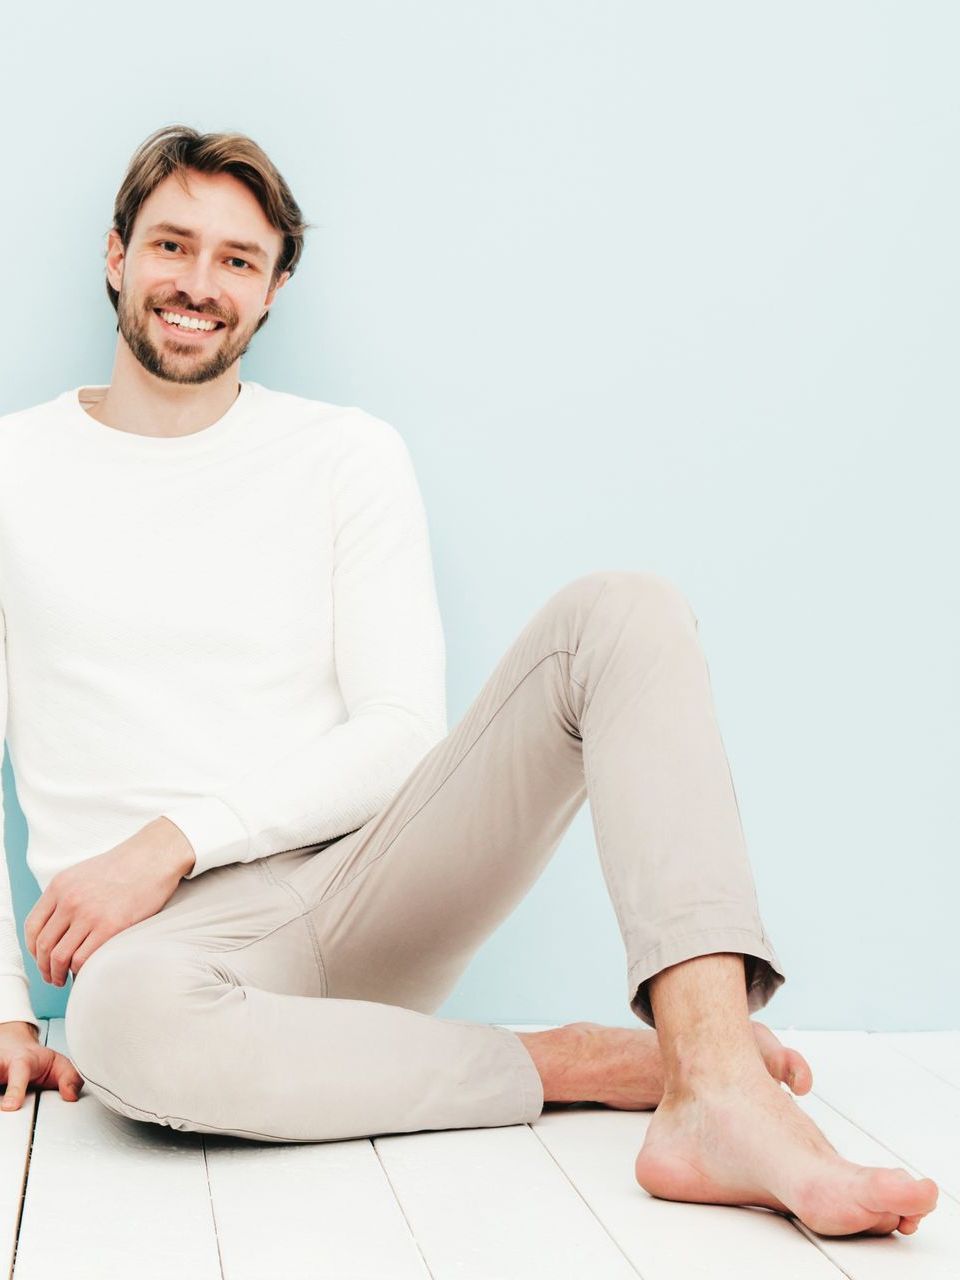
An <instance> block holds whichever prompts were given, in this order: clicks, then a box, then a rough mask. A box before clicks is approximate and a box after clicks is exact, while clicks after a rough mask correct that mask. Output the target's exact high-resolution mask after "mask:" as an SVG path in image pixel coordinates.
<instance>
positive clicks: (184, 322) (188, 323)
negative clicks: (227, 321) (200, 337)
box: [160, 311, 217, 332]
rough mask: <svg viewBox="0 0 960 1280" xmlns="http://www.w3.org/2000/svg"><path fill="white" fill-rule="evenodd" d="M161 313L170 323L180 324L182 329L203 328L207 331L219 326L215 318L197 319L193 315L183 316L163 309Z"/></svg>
mask: <svg viewBox="0 0 960 1280" xmlns="http://www.w3.org/2000/svg"><path fill="white" fill-rule="evenodd" d="M160 315H161V316H162V318H163V319H164V320H166V322H167V323H168V324H175V325H178V326H179V327H180V328H181V329H202V330H204V331H205V332H207V331H209V330H210V329H215V328H216V327H217V325H216V321H214V320H197V319H195V318H194V317H192V316H181V315H178V314H177V313H176V312H175V311H161V312H160Z"/></svg>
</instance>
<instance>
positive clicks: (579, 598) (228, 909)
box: [67, 572, 784, 1141]
mask: <svg viewBox="0 0 960 1280" xmlns="http://www.w3.org/2000/svg"><path fill="white" fill-rule="evenodd" d="M587 793H589V796H590V804H591V811H592V815H593V821H594V830H595V834H596V837H597V846H598V850H599V853H600V857H601V863H602V866H603V871H604V875H605V878H606V882H607V885H608V888H609V891H610V894H611V899H612V902H613V905H614V908H615V911H616V915H617V919H618V922H619V925H620V929H621V932H622V935H623V938H624V943H625V946H626V952H627V973H628V995H629V997H630V1001H631V1007H632V1008H633V1010H634V1011H635V1012H636V1013H637V1014H638V1016H639V1017H641V1018H642V1019H643V1020H644V1021H646V1022H648V1023H650V1024H651V1025H652V1023H653V1019H652V1012H651V1010H650V1006H649V999H648V997H647V995H646V982H647V980H648V979H649V977H651V976H652V975H653V974H654V973H656V972H659V970H660V969H662V968H664V967H665V966H667V965H669V964H676V963H678V962H679V961H680V960H682V959H686V958H689V957H690V956H693V955H700V954H706V953H708V952H711V951H721V950H722V951H736V952H743V953H744V954H745V955H746V959H747V972H748V1001H749V1004H750V1008H751V1009H756V1008H759V1007H760V1006H761V1005H762V1004H764V1003H766V1001H767V1000H769V998H770V996H771V995H772V994H773V992H774V990H775V989H776V988H777V987H778V986H779V985H780V983H782V982H783V980H784V979H783V975H782V972H781V971H780V966H779V963H778V961H777V958H776V956H775V954H774V952H773V949H772V947H771V945H770V943H769V940H768V939H767V938H766V935H765V933H764V931H763V928H762V924H761V922H760V918H759V912H758V907H757V900H756V894H755V890H754V886H753V881H752V877H751V874H750V868H749V863H748V861H747V857H746V853H745V849H744V845H743V839H742V831H741V828H740V822H739V814H738V812H737V806H736V800H735V797H734V794H733V788H732V782H731V779H730V774H729V769H728V767H727V764H726V758H725V755H724V753H723V748H722V745H721V743H720V738H719V733H718V731H717V727H716V724H715V720H714V716H713V710H712V702H711V697H710V690H709V679H708V676H707V671H706V664H705V662H704V659H703V655H702V653H701V651H700V649H699V645H698V642H697V638H696V624H695V619H694V618H693V615H692V614H691V613H690V610H689V607H688V606H687V605H686V602H685V601H684V600H683V597H682V596H681V595H680V594H679V592H677V591H676V589H675V588H673V587H672V586H671V585H670V584H669V583H667V582H666V581H665V580H663V579H659V578H656V577H654V576H653V575H649V574H640V573H628V572H609V573H600V574H588V575H586V576H585V577H583V578H580V579H576V580H574V581H573V582H572V583H569V584H567V586H566V587H564V588H562V589H561V590H560V591H559V592H557V593H555V594H554V596H552V597H551V598H550V600H548V601H547V603H546V604H545V605H544V606H543V607H542V608H541V609H540V610H539V611H538V612H537V613H536V614H535V615H534V616H533V618H532V619H531V621H530V622H529V623H528V625H527V626H526V627H525V628H524V630H523V631H522V632H521V634H520V636H519V637H518V639H517V640H516V641H515V642H514V644H513V645H511V647H510V649H509V650H508V651H507V653H506V655H505V656H504V658H503V659H502V660H501V662H500V663H499V664H498V666H497V668H496V669H495V671H494V673H493V675H492V676H491V677H490V679H489V680H488V681H487V683H486V685H485V686H484V688H483V690H482V691H481V693H480V695H479V697H478V698H477V699H476V701H475V702H474V703H473V705H472V706H471V707H470V709H469V710H468V712H467V714H466V715H465V716H464V718H463V719H462V720H461V722H460V723H459V724H458V725H457V726H456V727H455V728H454V729H453V730H452V731H451V733H450V734H448V736H447V737H446V738H445V739H444V740H443V742H441V743H438V744H437V745H436V746H435V747H434V748H433V750H432V751H431V752H429V753H428V754H427V755H426V756H425V757H424V758H423V760H421V762H420V763H419V764H418V765H417V766H416V768H415V769H414V770H413V771H412V772H411V774H410V776H409V777H408V779H407V780H406V781H405V782H404V784H403V786H402V787H401V789H400V790H399V792H398V793H397V795H396V796H395V797H394V799H393V800H391V801H390V803H389V804H387V805H386V806H385V807H384V808H383V809H382V810H381V812H380V813H379V814H377V815H376V816H375V817H374V818H372V819H371V820H370V821H369V822H368V823H366V824H365V825H364V826H363V827H361V828H360V829H359V830H358V831H357V832H353V833H350V834H349V835H347V836H345V837H343V838H342V839H340V840H337V841H335V842H332V843H330V844H328V846H321V847H317V848H312V849H307V850H292V851H287V852H286V853H284V854H279V855H276V856H275V857H272V858H265V859H261V860H259V862H258V863H257V864H253V865H254V867H255V868H256V869H257V871H258V875H259V876H260V877H261V879H257V878H254V879H251V878H250V876H249V875H247V874H246V873H247V872H249V871H250V870H251V867H249V866H247V867H237V866H233V867H230V868H218V869H215V872H211V873H206V875H205V876H203V877H198V878H197V880H196V881H192V882H184V883H185V884H201V883H202V882H203V881H205V880H207V877H208V876H210V875H212V874H216V873H217V872H221V871H222V872H225V873H227V875H226V877H224V879H223V884H224V887H226V888H229V889H230V890H231V894H227V900H226V901H224V903H223V904H222V905H221V904H220V899H219V897H217V898H216V899H213V900H211V901H209V902H207V903H206V904H205V906H203V907H202V908H201V909H198V910H191V909H190V906H189V899H185V898H183V897H182V898H181V899H180V901H179V906H178V907H176V909H175V911H174V912H171V914H170V917H169V923H168V924H165V923H164V922H163V917H164V915H165V912H166V909H165V911H164V912H160V913H158V915H157V916H155V917H152V918H151V920H149V921H143V922H141V923H140V924H139V925H136V926H134V927H133V929H131V930H127V931H125V932H124V933H123V934H121V935H118V936H117V938H115V939H111V940H110V941H109V942H108V943H106V944H105V945H104V947H102V948H100V950H99V951H98V952H95V953H94V955H93V956H92V957H91V958H90V960H88V962H87V964H86V965H85V966H84V968H83V969H82V970H81V972H80V974H79V975H78V977H77V980H76V982H75V985H74V990H73V991H72V992H71V997H70V1003H69V1004H68V1008H67V1038H68V1043H69V1045H70V1048H71V1052H72V1054H76V1056H75V1057H74V1061H75V1063H76V1065H77V1068H78V1070H79V1071H80V1072H81V1074H82V1075H83V1076H84V1078H85V1079H86V1080H87V1081H88V1083H89V1084H91V1085H93V1086H94V1091H99V1092H98V1096H100V1098H101V1100H102V1101H104V1102H105V1103H106V1105H108V1106H112V1107H113V1109H114V1110H118V1111H120V1112H121V1113H122V1114H126V1115H130V1116H133V1117H135V1118H140V1119H149V1120H154V1121H157V1122H159V1123H164V1124H170V1125H172V1126H173V1127H177V1128H190V1129H197V1130H201V1131H208V1132H223V1133H231V1134H236V1135H238V1136H245V1137H259V1138H267V1139H272V1140H278V1141H311V1140H314V1141H315V1140H322V1139H325V1138H332V1139H339V1138H348V1137H356V1136H362V1135H367V1134H373V1133H389V1132H411V1131H415V1130H418V1129H437V1128H455V1127H474V1126H483V1125H497V1124H512V1123H521V1122H524V1121H528V1120H531V1119H534V1118H535V1117H536V1116H537V1115H538V1114H539V1113H540V1110H541V1109H542V1105H543V1094H542V1089H541V1087H540V1081H539V1076H538V1075H537V1072H536V1070H535V1068H534V1066H533V1063H532V1060H531V1059H530V1056H529V1054H528V1053H527V1051H526V1049H525V1048H524V1047H523V1045H522V1042H521V1041H520V1040H519V1038H518V1037H517V1036H515V1035H514V1034H513V1033H512V1032H509V1031H507V1030H505V1029H503V1028H499V1027H489V1026H484V1025H481V1024H473V1023H469V1022H461V1021H456V1020H449V1019H439V1018H435V1017H431V1016H430V1013H429V1011H431V1010H433V1009H435V1008H436V1007H437V1006H438V1005H439V1004H440V1003H441V1002H442V1001H443V999H445V998H446V996H447V995H448V994H449V992H450V991H451V990H452V988H453V986H454V985H455V983H456V980H457V978H458V977H459V975H460V973H461V972H462V970H463V968H464V967H465V966H466V964H467V963H468V962H469V959H470V957H471V956H472V955H473V954H474V952H475V951H476V949H477V947H478V946H479V945H480V943H482V941H483V940H484V939H485V938H486V937H487V936H488V935H489V934H490V933H491V932H492V931H493V929H495V928H496V926H497V924H498V923H499V922H500V921H501V920H502V919H503V918H504V917H505V916H506V915H507V914H509V912H510V910H511V909H512V908H513V906H514V905H515V904H516V903H517V901H519V899H520V898H521V897H522V896H523V895H524V893H525V892H526V891H527V889H528V888H529V887H530V885H532V883H533V882H534V881H535V879H536V878H537V876H538V875H539V873H540V871H541V870H542V868H543V866H544V865H545V864H546V862H547V860H548V859H549V857H550V855H551V854H552V852H553V850H554V849H555V848H556V846H557V844H558V843H559V840H560V838H561V837H562V835H563V832H564V831H565V830H566V829H567V827H568V826H569V823H570V821H571V820H572V818H573V816H574V815H575V813H576V812H577V810H578V809H579V807H580V804H581V803H582V802H583V799H584V798H585V796H586V795H587ZM234 873H236V874H234ZM261 880H262V882H263V883H262V882H261ZM181 889H183V885H181ZM238 890H239V892H238ZM188 892H189V891H188ZM178 893H180V890H178ZM231 895H232V896H231ZM208 896H209V895H208ZM176 898H177V895H175V896H174V899H171V903H170V904H168V906H176V904H175V900H176ZM213 905H216V908H217V909H216V911H215V912H214V922H215V924H216V928H214V929H213V930H212V931H211V930H210V929H209V925H208V917H209V916H210V913H211V909H212V906H213ZM177 910H179V923H178V924H176V923H175V922H176V920H177V919H178V917H177V914H176V911H177ZM318 997H319V998H318ZM78 998H79V999H78Z"/></svg>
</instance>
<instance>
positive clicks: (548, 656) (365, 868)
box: [306, 648, 576, 912]
mask: <svg viewBox="0 0 960 1280" xmlns="http://www.w3.org/2000/svg"><path fill="white" fill-rule="evenodd" d="M575 652H576V651H575V650H573V649H566V648H560V649H551V650H550V652H549V653H545V654H544V655H543V656H542V657H541V658H538V659H537V661H536V662H535V663H534V664H533V666H532V667H530V669H529V670H528V671H526V672H525V673H524V674H523V675H522V676H521V677H520V679H519V680H518V681H517V683H516V684H515V685H514V686H513V688H512V689H511V690H510V692H509V693H508V694H507V695H506V697H505V698H504V699H503V701H502V702H501V703H500V705H499V706H498V707H497V708H496V710H495V711H494V712H493V714H492V715H491V716H490V718H489V719H488V720H487V723H486V724H485V725H484V726H483V728H482V729H481V730H480V732H479V733H478V734H477V736H476V738H474V740H473V742H471V743H470V745H469V747H467V749H466V751H464V753H463V755H462V756H461V757H460V759H459V760H458V761H457V762H456V764H455V765H454V766H453V768H452V769H451V770H450V772H449V773H448V774H446V775H445V776H444V777H443V778H442V779H441V780H440V782H438V783H437V785H436V787H434V789H433V791H431V792H430V794H429V795H428V796H427V798H426V799H425V800H424V801H423V803H422V804H421V805H420V806H419V807H418V808H417V810H416V811H415V812H414V813H411V815H410V817H409V818H408V819H407V820H406V822H405V823H404V824H403V826H402V827H401V828H400V830H399V831H397V832H396V833H395V834H394V835H393V837H392V838H391V840H390V842H389V844H388V845H387V847H386V848H385V849H382V850H381V851H380V853H378V854H377V856H376V857H375V858H371V859H370V861H369V862H367V863H366V864H365V865H364V866H362V867H361V868H360V870H359V871H357V872H355V873H354V874H353V875H352V876H351V877H350V879H349V880H347V881H346V883H345V884H342V885H341V886H340V888H339V889H337V890H335V892H333V893H330V894H327V895H325V896H324V897H322V898H321V899H320V901H319V902H317V903H315V904H314V906H312V907H307V908H306V910H307V911H308V912H309V911H314V910H316V908H317V907H319V906H321V905H322V904H323V903H326V902H331V901H332V900H333V899H334V898H335V897H337V895H338V894H341V893H343V891H344V890H345V889H348V888H349V887H350V885H351V884H353V882H354V880H356V879H357V877H358V876H362V875H363V874H364V873H365V872H366V871H368V870H369V869H370V867H372V866H373V864H374V863H375V862H379V861H380V859H381V858H383V857H385V856H386V855H387V854H388V853H389V852H390V850H391V849H392V848H393V846H394V844H395V843H396V841H397V840H398V839H399V837H400V836H401V835H402V834H403V832H404V831H405V830H406V828H407V827H408V826H409V825H410V823H411V822H412V821H413V820H414V818H416V817H417V816H418V815H419V814H420V813H421V812H422V810H423V809H424V808H425V807H426V806H427V805H428V804H429V803H430V801H431V800H432V799H433V797H434V796H435V795H436V794H437V792H438V791H439V790H440V789H441V788H442V787H444V786H446V784H447V783H448V782H449V781H450V779H451V778H452V777H453V775H454V774H455V773H456V771H457V770H458V769H459V768H460V766H461V765H462V764H463V762H464V761H465V760H466V758H467V756H469V755H470V753H471V751H473V749H474V748H475V747H476V745H477V743H478V742H479V741H480V739H481V738H482V737H483V735H484V734H485V733H486V732H487V730H488V729H489V728H490V726H491V725H492V724H493V722H494V720H496V718H497V716H498V715H499V714H500V712H501V711H502V710H503V709H504V707H505V706H506V705H507V703H508V702H509V701H510V699H511V698H512V697H513V695H514V694H515V693H516V692H517V690H518V689H519V688H520V686H521V685H522V684H523V682H524V681H525V680H527V679H528V678H529V677H530V676H531V675H532V674H533V673H534V671H536V669H537V667H540V666H542V665H543V664H544V663H545V662H548V661H549V660H550V659H551V658H553V657H556V655H557V654H558V653H569V654H573V653H575Z"/></svg>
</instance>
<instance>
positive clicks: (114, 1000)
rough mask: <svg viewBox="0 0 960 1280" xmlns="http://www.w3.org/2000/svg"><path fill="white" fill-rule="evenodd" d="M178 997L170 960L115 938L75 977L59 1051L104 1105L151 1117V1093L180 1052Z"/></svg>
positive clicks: (173, 963) (184, 1048) (178, 984)
mask: <svg viewBox="0 0 960 1280" xmlns="http://www.w3.org/2000/svg"><path fill="white" fill-rule="evenodd" d="M184 991H185V988H184V986H183V983H182V981H181V975H180V973H179V970H178V966H177V961H176V957H175V956H174V955H172V954H167V953H165V952H164V951H163V950H162V949H160V950H158V949H156V948H149V947H147V946H145V945H141V944H139V943H138V941H136V940H134V939H131V940H130V941H129V942H128V941H127V940H126V939H125V938H124V936H123V935H122V934H118V935H116V937H114V938H110V939H109V940H108V941H107V942H105V943H104V944H103V946H102V947H99V948H98V949H97V950H96V951H95V952H94V953H93V954H92V955H91V956H90V958H89V959H88V960H87V961H86V963H85V964H84V965H83V967H82V968H81V970H80V972H79V973H78V974H77V975H76V977H75V978H74V981H73V986H72V988H71V991H70V997H69V999H68V1001H67V1008H66V1013H65V1015H64V1031H65V1034H66V1039H67V1051H68V1054H69V1056H70V1058H71V1060H72V1062H73V1063H74V1065H75V1066H76V1068H77V1070H78V1071H79V1072H80V1074H81V1076H83V1078H84V1080H86V1081H88V1083H89V1084H90V1087H91V1089H92V1091H93V1092H95V1093H97V1096H99V1097H100V1098H101V1100H102V1101H104V1102H105V1104H106V1105H108V1106H113V1107H114V1108H115V1109H116V1110H118V1111H122V1107H121V1106H120V1105H119V1104H120V1101H121V1100H122V1101H123V1102H126V1103H128V1104H131V1105H132V1106H134V1107H137V1108H146V1109H148V1110H152V1109H155V1104H156V1103H157V1101H158V1097H157V1096H156V1095H157V1087H158V1086H160V1085H162V1081H163V1080H164V1078H165V1077H166V1078H169V1073H170V1068H171V1066H172V1065H173V1063H174V1060H176V1059H178V1058H179V1056H180V1054H182V1053H184V1052H187V1051H188V1050H187V1046H186V1045H185V1043H184V1028H183V1027H182V1026H181V1025H179V1024H180V1023H181V1022H182V1008H183V997H184ZM114 1099H116V1101H114Z"/></svg>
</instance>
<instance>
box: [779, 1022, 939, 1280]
mask: <svg viewBox="0 0 960 1280" xmlns="http://www.w3.org/2000/svg"><path fill="white" fill-rule="evenodd" d="M777 1035H778V1037H779V1039H780V1040H781V1041H782V1042H783V1043H784V1044H788V1045H790V1046H792V1047H793V1048H796V1049H799V1050H800V1052H801V1053H802V1054H803V1055H804V1057H806V1059H807V1061H808V1062H809V1063H810V1066H811V1068H812V1070H813V1092H814V1093H815V1094H816V1095H817V1096H818V1097H820V1098H822V1099H823V1100H824V1101H826V1102H828V1103H829V1104H830V1106H831V1107H833V1108H834V1110H835V1111H838V1112H840V1114H841V1115H843V1116H845V1117H846V1118H847V1119H848V1120H850V1121H852V1122H853V1123H854V1124H856V1125H858V1126H859V1127H860V1128H861V1129H863V1130H864V1132H866V1133H868V1134H869V1135H870V1136H871V1137H872V1138H875V1139H876V1140H877V1142H879V1143H881V1144H882V1145H883V1146H884V1147H886V1149H887V1150H888V1151H890V1152H891V1153H892V1154H893V1155H894V1156H896V1158H897V1161H898V1162H899V1163H901V1164H907V1163H909V1164H910V1165H912V1166H913V1167H914V1168H915V1169H922V1170H923V1173H924V1174H925V1175H926V1176H927V1177H929V1178H933V1180H934V1181H935V1182H936V1183H937V1185H938V1186H939V1188H940V1192H941V1195H943V1194H944V1193H945V1194H947V1195H950V1196H952V1197H953V1198H954V1199H960V1091H958V1090H957V1089H956V1088H954V1087H953V1085H950V1084H947V1083H946V1082H945V1081H944V1080H941V1079H939V1078H938V1077H937V1076H934V1075H932V1074H931V1073H930V1072H929V1071H927V1070H925V1069H924V1068H923V1067H920V1066H918V1065H917V1064H916V1063H914V1062H912V1061H910V1059H909V1058H906V1057H904V1056H903V1054H900V1053H897V1052H895V1051H894V1050H893V1049H889V1048H886V1047H885V1046H884V1045H883V1044H881V1043H878V1042H877V1040H876V1037H875V1036H872V1035H870V1034H869V1033H868V1032H866V1031H796V1030H794V1029H792V1028H791V1029H788V1030H785V1031H778V1032H777ZM958 1275H960V1266H958Z"/></svg>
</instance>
